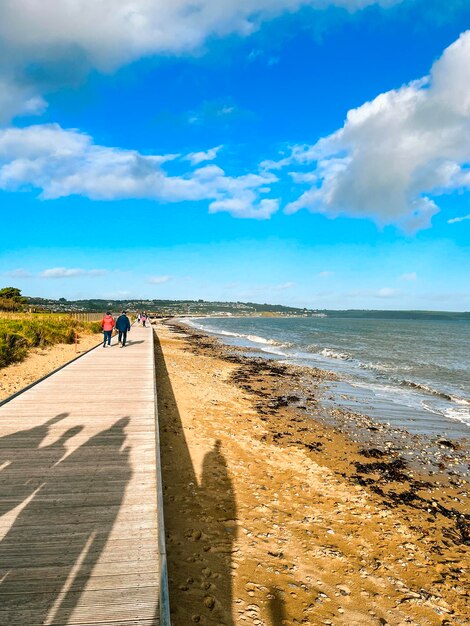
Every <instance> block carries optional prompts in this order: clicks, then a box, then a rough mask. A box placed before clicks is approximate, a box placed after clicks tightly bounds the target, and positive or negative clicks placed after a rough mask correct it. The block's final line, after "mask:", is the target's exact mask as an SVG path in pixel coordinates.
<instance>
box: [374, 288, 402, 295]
mask: <svg viewBox="0 0 470 626" xmlns="http://www.w3.org/2000/svg"><path fill="white" fill-rule="evenodd" d="M373 295H374V296H375V297H377V298H394V297H395V296H398V295H399V292H398V291H397V290H396V289H390V287H382V289H379V290H378V291H376V292H375V293H374V294H373Z"/></svg>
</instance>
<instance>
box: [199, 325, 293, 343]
mask: <svg viewBox="0 0 470 626" xmlns="http://www.w3.org/2000/svg"><path fill="white" fill-rule="evenodd" d="M210 332H215V333H217V334H218V335H223V336H225V337H237V338H239V339H247V340H248V341H251V342H252V343H260V344H262V345H265V346H279V347H288V346H287V344H284V343H281V342H279V341H275V340H274V339H266V337H260V336H259V335H249V334H245V333H234V332H230V331H228V330H212V329H211V331H210Z"/></svg>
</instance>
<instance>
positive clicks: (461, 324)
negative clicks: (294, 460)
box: [184, 316, 470, 439]
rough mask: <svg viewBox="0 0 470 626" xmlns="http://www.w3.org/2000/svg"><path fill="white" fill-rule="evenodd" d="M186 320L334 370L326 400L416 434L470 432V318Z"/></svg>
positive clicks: (249, 347)
mask: <svg viewBox="0 0 470 626" xmlns="http://www.w3.org/2000/svg"><path fill="white" fill-rule="evenodd" d="M184 321H185V323H189V324H190V325H191V326H193V327H195V328H198V329H200V330H203V331H205V332H207V333H209V334H211V335H215V336H216V337H218V338H219V339H220V340H221V341H222V342H224V343H225V344H228V345H232V346H238V347H241V348H244V349H245V353H246V354H247V355H248V356H264V357H266V358H271V359H276V360H279V361H281V362H283V363H287V364H290V363H291V364H296V365H302V366H307V367H317V368H320V369H323V370H329V371H332V372H334V373H335V374H337V378H338V380H336V381H333V382H328V383H326V388H325V390H324V394H323V402H324V403H325V404H327V405H328V404H331V405H335V406H338V405H339V406H341V407H343V408H346V409H348V410H351V411H354V412H356V413H362V414H366V415H369V416H370V417H372V418H374V419H376V420H379V421H382V422H386V423H388V424H390V425H391V426H393V427H399V428H405V429H406V430H408V432H411V433H414V434H426V435H432V436H435V435H437V436H445V437H449V438H453V439H464V438H466V439H468V438H470V321H468V320H463V321H458V320H451V321H447V320H413V319H347V318H339V317H338V318H335V317H330V316H328V317H221V318H216V317H205V318H191V319H185V320H184Z"/></svg>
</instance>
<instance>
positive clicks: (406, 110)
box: [265, 31, 470, 230]
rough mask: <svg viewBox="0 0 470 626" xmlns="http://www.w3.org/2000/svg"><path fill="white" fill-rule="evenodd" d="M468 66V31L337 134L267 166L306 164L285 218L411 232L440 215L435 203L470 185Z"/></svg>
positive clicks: (354, 113)
mask: <svg viewBox="0 0 470 626" xmlns="http://www.w3.org/2000/svg"><path fill="white" fill-rule="evenodd" d="M469 67H470V31H467V32H465V33H463V34H462V35H461V36H460V38H459V39H458V40H457V41H456V42H455V43H453V44H452V45H451V46H449V48H447V49H446V50H445V51H444V54H443V55H442V57H441V58H440V59H439V60H438V61H436V62H435V64H434V66H433V67H432V70H431V73H430V75H429V76H428V77H426V78H424V79H422V80H419V81H415V82H413V83H411V84H409V85H406V86H403V87H401V88H400V89H397V90H394V91H389V92H387V93H383V94H381V95H379V96H378V97H377V98H375V99H374V100H373V101H372V102H367V103H365V104H363V105H362V106H361V107H359V108H358V109H354V110H351V111H349V113H348V115H347V119H346V123H345V124H344V126H343V128H341V129H340V130H338V131H337V132H335V133H333V134H332V135H330V136H329V137H326V138H324V139H321V140H320V141H319V142H317V144H315V145H313V146H300V147H299V146H297V147H296V148H295V149H294V150H293V151H292V154H291V156H290V157H289V158H285V159H283V160H282V161H280V162H278V163H277V164H276V163H266V164H265V166H266V167H267V169H274V168H275V167H277V168H278V169H279V168H284V167H287V166H290V167H292V165H294V164H306V163H307V164H308V163H312V164H313V169H311V170H310V171H309V172H308V176H307V177H306V178H304V179H303V180H304V181H305V182H310V184H311V187H310V189H308V190H307V191H306V192H305V193H303V194H302V195H301V196H300V197H299V198H298V199H297V200H295V201H294V202H292V203H290V204H289V205H288V207H287V209H286V210H287V212H289V213H292V212H295V211H297V210H299V209H301V208H308V209H310V210H312V211H316V212H321V213H326V214H329V215H332V216H335V215H338V214H341V213H346V214H352V215H357V216H372V217H375V218H376V219H377V220H378V221H379V222H382V223H400V224H401V225H402V226H403V227H404V228H407V229H410V230H416V229H419V228H423V227H425V226H427V225H429V222H430V219H431V217H432V216H433V215H434V214H435V213H436V212H437V211H438V210H439V209H438V206H437V205H436V201H437V200H436V197H438V196H439V195H440V194H442V193H445V192H449V191H452V190H455V189H458V188H468V187H470V173H469V164H470V81H469V80H468V68H469ZM293 174H294V178H295V177H296V175H297V181H300V182H301V181H302V174H301V175H300V178H299V174H298V172H297V173H295V172H294V173H293ZM304 176H305V174H304ZM312 183H313V184H312Z"/></svg>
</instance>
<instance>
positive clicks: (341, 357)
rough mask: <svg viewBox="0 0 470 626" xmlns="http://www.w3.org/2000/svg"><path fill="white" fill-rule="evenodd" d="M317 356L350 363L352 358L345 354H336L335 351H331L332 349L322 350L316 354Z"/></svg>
mask: <svg viewBox="0 0 470 626" xmlns="http://www.w3.org/2000/svg"><path fill="white" fill-rule="evenodd" d="M318 354H321V355H322V356H326V357H328V358H329V359H339V360H341V361H352V356H351V355H350V354H348V353H347V352H337V351H336V350H333V349H332V348H323V349H322V350H320V351H319V352H318Z"/></svg>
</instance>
